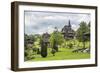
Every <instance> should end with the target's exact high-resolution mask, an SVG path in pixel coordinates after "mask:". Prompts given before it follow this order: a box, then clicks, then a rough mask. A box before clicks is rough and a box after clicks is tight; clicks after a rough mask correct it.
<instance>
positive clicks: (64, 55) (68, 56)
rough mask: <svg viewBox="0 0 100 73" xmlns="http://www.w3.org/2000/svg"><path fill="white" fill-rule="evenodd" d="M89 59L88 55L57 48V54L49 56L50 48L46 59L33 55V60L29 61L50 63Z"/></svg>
mask: <svg viewBox="0 0 100 73" xmlns="http://www.w3.org/2000/svg"><path fill="white" fill-rule="evenodd" d="M88 58H90V54H89V53H73V52H72V49H67V48H59V52H57V53H56V54H55V56H53V55H52V54H51V48H48V56H47V57H46V58H43V57H41V55H40V54H39V55H37V54H36V55H35V58H34V59H31V60H29V61H50V60H75V59H88Z"/></svg>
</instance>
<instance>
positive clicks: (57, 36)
mask: <svg viewBox="0 0 100 73" xmlns="http://www.w3.org/2000/svg"><path fill="white" fill-rule="evenodd" d="M54 41H55V42H56V44H57V45H61V44H62V43H63V42H64V38H63V35H62V34H61V33H60V32H53V33H52V34H51V37H50V45H51V47H53V44H54Z"/></svg>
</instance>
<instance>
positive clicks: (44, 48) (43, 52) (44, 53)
mask: <svg viewBox="0 0 100 73" xmlns="http://www.w3.org/2000/svg"><path fill="white" fill-rule="evenodd" d="M41 56H42V57H43V58H45V57H47V43H44V42H43V41H42V42H41Z"/></svg>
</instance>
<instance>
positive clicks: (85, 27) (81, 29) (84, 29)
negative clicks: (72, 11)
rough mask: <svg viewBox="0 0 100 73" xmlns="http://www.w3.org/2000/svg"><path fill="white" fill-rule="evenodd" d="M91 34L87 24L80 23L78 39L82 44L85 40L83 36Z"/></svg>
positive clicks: (77, 32) (77, 33)
mask: <svg viewBox="0 0 100 73" xmlns="http://www.w3.org/2000/svg"><path fill="white" fill-rule="evenodd" d="M87 32H89V28H88V25H87V24H86V22H81V23H80V27H79V28H78V30H77V31H76V38H77V39H78V40H79V41H80V42H82V41H83V40H84V39H83V35H84V34H85V33H87Z"/></svg>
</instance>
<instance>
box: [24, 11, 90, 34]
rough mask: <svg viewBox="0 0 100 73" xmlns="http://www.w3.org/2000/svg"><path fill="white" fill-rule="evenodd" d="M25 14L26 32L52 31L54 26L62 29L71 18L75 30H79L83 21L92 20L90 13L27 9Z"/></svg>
mask: <svg viewBox="0 0 100 73" xmlns="http://www.w3.org/2000/svg"><path fill="white" fill-rule="evenodd" d="M24 15H25V21H24V22H25V33H26V34H43V33H45V32H48V33H52V32H53V30H54V27H57V28H58V30H59V31H61V29H62V28H63V27H64V26H65V25H68V21H69V20H70V22H71V25H72V28H73V30H77V29H78V27H79V23H80V22H81V21H85V22H86V23H89V22H90V20H91V17H90V14H88V13H87V14H85V13H81V14H80V13H68V12H62V13H61V12H60V13H59V12H39V11H25V13H24Z"/></svg>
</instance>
